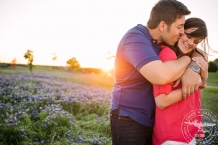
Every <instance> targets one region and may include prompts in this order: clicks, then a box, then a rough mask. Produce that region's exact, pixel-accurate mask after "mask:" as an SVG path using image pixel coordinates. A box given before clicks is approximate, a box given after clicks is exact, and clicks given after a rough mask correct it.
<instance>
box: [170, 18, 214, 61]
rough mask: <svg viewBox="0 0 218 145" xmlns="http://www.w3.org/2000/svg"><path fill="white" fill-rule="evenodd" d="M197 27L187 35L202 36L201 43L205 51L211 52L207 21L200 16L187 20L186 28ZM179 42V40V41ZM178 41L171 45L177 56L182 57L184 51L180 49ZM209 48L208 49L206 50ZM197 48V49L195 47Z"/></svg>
mask: <svg viewBox="0 0 218 145" xmlns="http://www.w3.org/2000/svg"><path fill="white" fill-rule="evenodd" d="M190 28H197V29H196V30H194V31H193V32H191V33H188V34H187V33H186V35H188V36H190V37H199V38H202V41H201V45H202V47H203V50H204V52H205V53H207V52H209V49H210V46H209V44H208V36H207V26H206V23H205V22H204V21H203V20H202V19H200V18H189V19H187V20H186V21H185V25H184V29H185V30H186V29H190ZM177 43H178V42H177ZM177 43H176V44H175V46H169V45H167V46H169V47H170V48H171V49H172V50H173V51H174V52H175V53H176V55H177V57H181V56H182V55H184V54H182V52H181V51H180V49H179V47H178V45H177ZM206 49H208V50H206ZM195 50H197V49H195Z"/></svg>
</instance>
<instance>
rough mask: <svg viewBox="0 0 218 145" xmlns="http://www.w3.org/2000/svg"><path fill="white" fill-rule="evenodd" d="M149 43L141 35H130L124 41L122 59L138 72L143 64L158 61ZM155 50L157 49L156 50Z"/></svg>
mask: <svg viewBox="0 0 218 145" xmlns="http://www.w3.org/2000/svg"><path fill="white" fill-rule="evenodd" d="M154 49H155V47H154V46H153V45H152V43H151V41H150V40H148V39H147V38H146V37H145V36H143V35H142V34H134V33H133V34H130V35H129V36H128V37H127V38H126V39H125V41H124V45H123V58H124V59H125V60H127V61H128V62H129V63H131V64H132V65H133V66H134V67H135V68H136V69H137V70H138V71H139V70H140V69H141V67H142V66H144V65H145V64H147V63H149V62H151V61H154V60H160V59H159V57H158V56H157V53H156V52H155V51H154ZM156 49H157V48H156Z"/></svg>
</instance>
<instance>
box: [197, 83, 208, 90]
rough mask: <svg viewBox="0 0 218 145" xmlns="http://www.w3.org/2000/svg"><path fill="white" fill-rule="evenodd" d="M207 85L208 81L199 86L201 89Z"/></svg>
mask: <svg viewBox="0 0 218 145" xmlns="http://www.w3.org/2000/svg"><path fill="white" fill-rule="evenodd" d="M206 85H207V82H205V83H203V85H202V86H200V87H199V88H200V89H204V88H205V87H206Z"/></svg>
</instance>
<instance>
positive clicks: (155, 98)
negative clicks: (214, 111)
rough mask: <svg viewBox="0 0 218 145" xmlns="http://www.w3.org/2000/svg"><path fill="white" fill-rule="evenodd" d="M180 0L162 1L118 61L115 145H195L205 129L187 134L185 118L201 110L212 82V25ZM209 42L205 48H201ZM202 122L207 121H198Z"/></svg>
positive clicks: (125, 42) (122, 46)
mask: <svg viewBox="0 0 218 145" xmlns="http://www.w3.org/2000/svg"><path fill="white" fill-rule="evenodd" d="M190 13H191V12H190V11H189V10H188V8H187V7H186V6H185V5H184V4H183V3H181V2H179V1H176V0H159V1H158V2H157V3H156V4H155V6H154V7H153V8H152V10H151V13H150V18H149V20H148V22H147V25H146V26H143V25H141V24H139V25H137V26H135V27H133V28H132V29H130V30H129V31H128V32H127V33H126V34H125V35H124V36H123V38H122V39H121V41H120V43H119V45H118V48H117V53H116V58H115V67H114V71H115V83H114V87H113V91H112V106H111V113H110V126H111V135H112V143H113V145H152V144H153V145H195V144H196V140H195V136H196V135H198V136H199V138H203V136H204V133H203V128H202V127H201V128H196V127H191V128H190V129H189V133H190V135H191V137H189V138H188V139H187V138H185V136H184V135H183V133H182V130H181V124H182V121H183V118H184V117H185V116H186V115H187V114H188V113H189V112H191V111H193V110H196V109H197V110H200V109H201V106H200V103H201V100H200V94H201V89H203V88H204V87H205V85H206V80H207V78H208V72H207V70H208V62H207V55H206V50H207V49H210V48H209V45H208V41H207V27H206V24H205V22H204V21H203V20H201V19H199V18H189V19H186V20H185V16H186V15H189V14H190ZM199 43H203V44H204V45H203V50H200V49H198V48H197V45H198V44H199ZM198 121H199V122H197V123H199V124H201V123H202V118H198Z"/></svg>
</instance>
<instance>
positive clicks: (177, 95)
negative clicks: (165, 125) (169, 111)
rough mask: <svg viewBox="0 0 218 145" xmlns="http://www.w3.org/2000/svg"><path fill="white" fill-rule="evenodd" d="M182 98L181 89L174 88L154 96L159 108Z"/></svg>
mask: <svg viewBox="0 0 218 145" xmlns="http://www.w3.org/2000/svg"><path fill="white" fill-rule="evenodd" d="M182 99H183V98H182V89H176V90H173V91H171V92H170V93H169V94H160V95H158V96H156V97H155V103H156V105H157V107H158V108H159V109H164V108H166V107H168V106H170V105H173V104H175V103H177V102H179V101H181V100H182Z"/></svg>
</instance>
